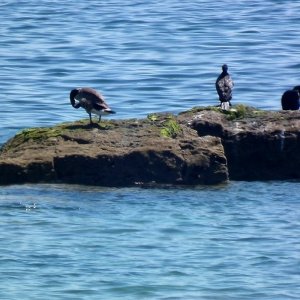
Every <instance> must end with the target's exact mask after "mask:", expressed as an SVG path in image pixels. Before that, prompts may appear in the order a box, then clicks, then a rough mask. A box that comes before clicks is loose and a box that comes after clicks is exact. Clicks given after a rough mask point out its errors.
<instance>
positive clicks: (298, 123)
mask: <svg viewBox="0 0 300 300" xmlns="http://www.w3.org/2000/svg"><path fill="white" fill-rule="evenodd" d="M238 109H243V111H242V112H240V113H238V112H234V111H233V112H232V113H227V114H220V113H219V112H216V111H213V110H212V111H198V112H195V111H194V113H193V114H192V115H191V116H190V117H191V118H190V120H189V122H190V124H191V127H192V128H194V129H195V130H196V131H197V132H198V135H199V136H206V135H209V136H216V137H220V138H221V140H222V144H223V146H224V151H225V156H226V158H227V163H228V170H229V177H230V179H232V180H282V179H299V178H300V156H299V151H300V134H299V132H300V114H299V112H298V111H281V112H267V111H257V110H255V109H251V108H246V107H241V108H238ZM234 113H236V115H234ZM183 117H184V118H186V117H187V114H183Z"/></svg>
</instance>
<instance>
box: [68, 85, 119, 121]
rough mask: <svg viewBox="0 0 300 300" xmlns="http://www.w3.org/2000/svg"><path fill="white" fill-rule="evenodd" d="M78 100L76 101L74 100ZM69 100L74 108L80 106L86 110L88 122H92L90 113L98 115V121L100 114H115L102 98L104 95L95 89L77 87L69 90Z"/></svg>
mask: <svg viewBox="0 0 300 300" xmlns="http://www.w3.org/2000/svg"><path fill="white" fill-rule="evenodd" d="M76 101H78V102H76ZM70 102H71V105H72V106H73V107H74V108H76V109H77V108H79V107H82V108H84V109H85V110H86V112H87V113H88V114H89V117H90V124H93V122H92V116H91V114H95V115H98V116H99V122H100V121H101V116H102V115H108V114H115V113H116V112H115V111H113V110H111V109H110V107H109V106H108V105H107V103H106V102H105V100H104V97H103V96H102V95H101V94H100V93H99V92H97V91H96V90H94V89H92V88H89V87H83V88H77V89H74V90H72V91H71V92H70Z"/></svg>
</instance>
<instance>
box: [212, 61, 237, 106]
mask: <svg viewBox="0 0 300 300" xmlns="http://www.w3.org/2000/svg"><path fill="white" fill-rule="evenodd" d="M233 85H234V84H233V80H232V78H231V76H230V75H229V73H228V66H227V65H226V64H225V65H223V66H222V73H221V74H220V75H219V76H218V78H217V80H216V90H217V92H218V95H219V100H220V102H221V108H222V109H224V110H228V109H229V106H230V105H231V103H230V100H231V99H232V89H233Z"/></svg>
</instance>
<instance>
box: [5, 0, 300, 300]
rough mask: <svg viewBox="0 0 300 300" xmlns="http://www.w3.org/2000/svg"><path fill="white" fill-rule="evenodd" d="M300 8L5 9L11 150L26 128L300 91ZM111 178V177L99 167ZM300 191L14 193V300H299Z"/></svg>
mask: <svg viewBox="0 0 300 300" xmlns="http://www.w3.org/2000/svg"><path fill="white" fill-rule="evenodd" d="M299 12H300V0H290V1H289V0H273V1H271V0H265V1H261V0H260V1H258V0H254V1H248V0H236V1H232V0H231V1H228V0H220V1H208V0H195V1H187V0H181V1H179V0H165V1H161V0H160V1H158V0H149V1H140V0H127V1H126V0H124V1H120V0H101V1H100V0H99V1H97V0H89V1H73V0H64V1H61V0H59V1H58V0H51V1H48V0H40V1H35V0H26V1H25V0H1V2H0V20H1V26H0V87H1V104H0V115H1V117H0V145H1V144H3V143H5V142H6V141H7V140H8V139H9V138H10V137H12V136H13V135H14V134H16V133H17V132H18V131H20V130H22V129H24V128H30V127H43V126H51V125H55V124H58V123H60V122H68V121H75V120H78V119H83V118H87V117H88V116H87V114H86V113H85V111H83V110H81V109H79V110H75V109H73V108H72V107H71V105H70V103H69V92H70V90H71V89H73V88H76V87H82V86H90V87H93V88H95V89H97V90H99V91H100V92H101V93H102V94H103V95H104V97H105V98H106V100H107V102H108V104H109V105H110V106H111V108H112V109H114V110H115V111H117V114H116V115H114V118H116V119H125V118H143V117H145V116H147V114H149V113H153V112H162V111H163V112H172V113H175V114H176V113H179V112H181V111H184V110H188V109H190V108H192V107H194V106H206V105H217V104H218V97H217V94H216V91H215V86H214V84H215V80H216V78H217V76H218V75H219V73H220V72H221V66H222V64H224V63H227V64H228V66H229V72H230V74H231V75H232V78H233V80H234V82H235V86H234V91H233V100H232V103H233V104H247V105H251V106H256V107H258V108H261V109H268V110H279V109H280V108H281V107H280V99H281V95H282V93H283V92H284V91H285V90H286V89H289V88H291V87H293V86H295V85H300V72H299V71H300V70H299V69H300V47H299V37H300V27H299V24H300V13H299ZM99 171H100V170H99ZM299 189H300V183H299V182H290V181H286V182H284V181H283V182H230V183H229V184H227V185H221V186H210V187H201V186H200V187H190V188H170V187H169V188H157V189H142V188H115V189H113V188H110V189H108V188H101V187H88V186H69V185H13V186H2V187H0V222H1V231H0V299H1V300H2V299H5V300H14V299H24V300H26V299H28V300H29V299H30V300H34V299H62V300H64V299H88V300H89V299H123V300H125V299H164V300H165V299H166V300H167V299H168V300H171V299H172V300H174V299H184V300H189V299H213V300H215V299H216V300H218V299H226V300H227V299H239V300H243V299H270V300H274V299H275V300H276V299H278V300H279V299H280V300H281V299H300V239H299V237H300V195H299Z"/></svg>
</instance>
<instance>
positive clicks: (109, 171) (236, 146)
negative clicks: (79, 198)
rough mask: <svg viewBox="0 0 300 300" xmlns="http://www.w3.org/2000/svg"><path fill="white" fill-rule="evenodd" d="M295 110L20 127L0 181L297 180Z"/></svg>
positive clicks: (0, 166)
mask: <svg viewBox="0 0 300 300" xmlns="http://www.w3.org/2000/svg"><path fill="white" fill-rule="evenodd" d="M299 132H300V114H299V112H298V111H281V112H271V111H269V112H268V111H259V110H255V109H253V108H249V107H245V106H236V107H235V108H234V109H232V110H231V111H229V112H223V111H221V110H219V109H217V108H194V109H192V110H190V111H187V112H184V113H181V114H179V115H178V116H173V115H168V114H153V115H150V116H148V118H147V119H139V120H136V119H134V120H119V121H105V122H102V123H101V124H100V125H94V126H90V125H89V124H88V121H79V122H75V123H68V124H61V125H58V126H55V127H52V128H33V129H28V130H24V131H22V132H21V133H20V134H17V135H16V136H15V137H14V138H12V139H11V140H9V141H8V142H7V143H6V144H5V145H4V146H3V147H2V149H1V152H0V184H11V183H25V182H62V183H74V184H89V185H102V186H132V185H151V186H152V185H157V184H167V185H168V184H177V185H197V184H218V183H222V182H226V181H227V180H228V179H229V178H230V179H232V180H273V179H274V180H278V179H284V180H285V179H299V178H300V155H299V153H300V133H299Z"/></svg>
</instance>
